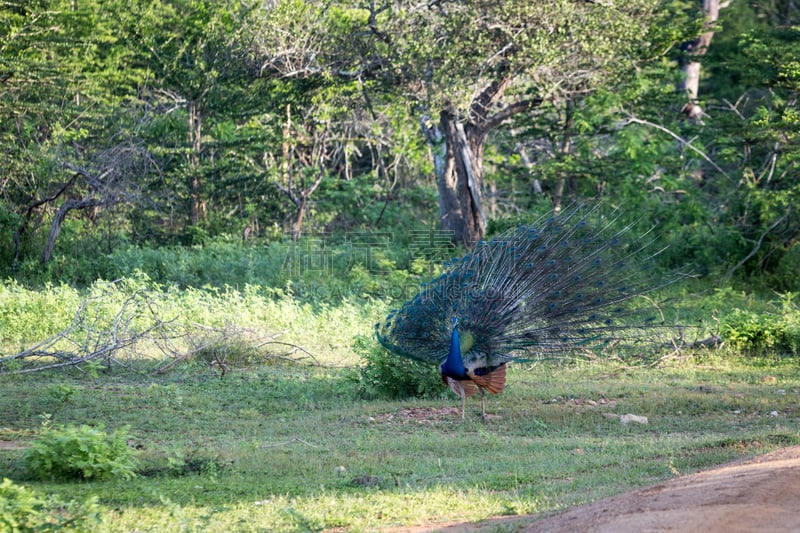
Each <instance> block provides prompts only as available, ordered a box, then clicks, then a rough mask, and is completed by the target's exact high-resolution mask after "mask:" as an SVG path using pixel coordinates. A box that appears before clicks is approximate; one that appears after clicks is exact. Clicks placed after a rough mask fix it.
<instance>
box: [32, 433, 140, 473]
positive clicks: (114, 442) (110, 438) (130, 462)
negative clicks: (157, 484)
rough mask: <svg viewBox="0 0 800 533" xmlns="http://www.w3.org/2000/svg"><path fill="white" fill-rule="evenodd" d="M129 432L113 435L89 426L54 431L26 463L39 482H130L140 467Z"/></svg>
mask: <svg viewBox="0 0 800 533" xmlns="http://www.w3.org/2000/svg"><path fill="white" fill-rule="evenodd" d="M127 440H128V433H127V428H125V429H118V430H117V431H114V432H113V433H111V434H108V433H106V432H105V431H104V430H103V428H93V427H89V426H87V425H81V426H64V427H60V428H51V427H49V426H48V425H46V426H45V428H44V430H43V432H42V434H41V435H40V436H39V438H37V439H36V440H34V441H33V443H32V444H31V447H30V448H29V449H28V450H27V451H26V452H25V455H24V463H25V466H26V468H27V469H28V471H29V472H30V474H31V475H33V476H35V477H36V478H38V479H44V480H47V479H50V480H56V479H58V480H70V479H92V480H102V479H111V478H122V479H131V478H133V477H135V476H136V468H137V463H136V460H135V458H134V457H133V450H132V449H131V448H129V447H128V445H127Z"/></svg>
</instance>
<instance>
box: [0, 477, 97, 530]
mask: <svg viewBox="0 0 800 533" xmlns="http://www.w3.org/2000/svg"><path fill="white" fill-rule="evenodd" d="M101 521H102V520H101V516H100V508H99V506H98V504H97V497H96V496H92V497H91V498H89V499H88V500H86V501H85V502H76V501H71V502H68V503H64V502H61V501H59V500H58V499H56V498H43V497H42V496H41V495H39V494H38V493H36V492H34V491H32V490H30V489H27V488H25V487H23V486H20V485H16V484H14V483H13V482H12V481H11V480H10V479H5V478H4V479H3V482H2V483H0V531H5V532H8V533H27V532H34V531H36V532H46V531H64V532H68V531H97V530H98V526H99V525H100V524H101Z"/></svg>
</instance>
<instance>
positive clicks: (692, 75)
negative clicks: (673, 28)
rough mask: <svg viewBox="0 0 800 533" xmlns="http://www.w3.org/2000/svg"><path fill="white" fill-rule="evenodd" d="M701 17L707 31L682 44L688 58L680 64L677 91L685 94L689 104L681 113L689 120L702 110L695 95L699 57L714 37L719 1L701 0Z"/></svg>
mask: <svg viewBox="0 0 800 533" xmlns="http://www.w3.org/2000/svg"><path fill="white" fill-rule="evenodd" d="M702 4H703V15H704V16H705V17H706V22H705V27H706V29H707V30H708V31H706V32H705V33H703V34H702V35H700V36H699V37H698V38H697V39H695V40H693V41H691V42H688V43H684V45H683V47H682V48H683V49H684V50H686V52H687V53H688V56H689V57H688V58H687V59H685V60H684V61H683V62H682V64H681V70H682V71H683V79H682V80H681V82H680V83H679V84H678V90H679V91H682V92H684V93H686V95H687V96H688V97H689V102H688V103H687V104H686V106H684V108H683V112H684V113H685V114H686V115H687V116H688V117H689V118H691V119H699V118H700V116H701V115H702V113H703V110H702V109H701V108H700V106H699V105H698V104H697V95H698V94H699V90H700V61H699V60H698V59H699V58H700V57H701V56H703V55H705V53H706V52H707V51H708V46H709V45H710V44H711V38H712V37H714V30H713V27H714V25H715V24H716V23H717V20H718V19H719V10H720V8H721V7H725V6H727V3H726V4H724V5H722V4H720V0H702Z"/></svg>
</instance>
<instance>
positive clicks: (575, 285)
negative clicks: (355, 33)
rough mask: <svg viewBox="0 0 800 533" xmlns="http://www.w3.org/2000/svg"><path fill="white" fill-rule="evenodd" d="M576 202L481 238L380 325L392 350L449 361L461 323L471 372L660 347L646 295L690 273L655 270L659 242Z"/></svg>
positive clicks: (658, 322)
mask: <svg viewBox="0 0 800 533" xmlns="http://www.w3.org/2000/svg"><path fill="white" fill-rule="evenodd" d="M594 215H595V210H591V209H589V210H587V209H583V208H575V209H571V210H569V211H566V212H564V213H562V214H559V215H555V216H548V217H543V218H541V219H540V220H538V221H537V222H534V223H533V224H528V225H524V226H521V227H518V228H515V229H512V230H509V231H507V232H505V233H503V234H501V235H499V236H497V237H495V238H493V239H491V240H489V241H482V242H480V243H478V245H477V246H476V247H475V248H474V249H473V250H472V251H471V252H470V253H468V254H466V255H465V256H464V257H462V258H459V259H455V260H453V261H451V262H450V263H449V264H447V265H446V269H445V271H444V273H442V274H441V275H440V276H439V277H437V278H435V279H434V280H432V281H430V282H429V283H426V284H424V285H423V286H422V287H421V289H420V291H419V293H418V294H417V295H416V296H415V297H414V298H412V299H411V300H410V301H408V302H406V303H405V304H404V305H403V306H402V307H400V308H399V309H396V310H393V311H391V312H390V313H389V315H388V316H387V317H386V319H385V320H384V321H383V322H380V323H378V324H376V334H377V337H378V340H379V341H380V342H381V344H383V345H384V346H385V347H386V348H388V349H389V350H391V351H392V352H394V353H396V354H399V355H402V356H406V357H410V358H413V359H417V360H420V361H426V362H430V363H436V364H440V363H442V362H443V361H444V360H445V359H446V358H447V355H448V350H449V348H450V342H451V334H452V332H453V329H454V328H457V329H458V333H459V342H460V346H461V353H462V356H463V360H464V366H465V367H466V368H467V369H475V368H490V369H491V368H496V367H499V366H501V365H503V364H504V363H507V362H510V361H514V360H518V359H520V358H524V359H530V358H552V357H562V356H565V355H567V354H569V353H571V352H574V351H575V350H578V349H581V350H597V349H602V348H608V347H611V346H613V347H614V349H615V350H622V349H624V348H627V349H630V348H631V347H635V346H637V345H644V344H652V341H653V338H654V332H655V331H657V330H658V329H659V328H663V327H664V324H663V318H661V316H660V315H659V312H658V308H657V307H655V306H654V305H652V304H651V303H649V302H648V301H647V299H646V298H644V297H643V296H644V295H646V294H647V293H650V292H652V291H655V290H658V289H661V288H663V287H664V286H666V285H669V284H670V283H673V282H675V281H677V280H678V279H681V278H682V277H685V276H683V275H682V274H680V273H672V274H668V275H660V274H659V273H658V271H657V270H656V269H655V267H654V261H653V259H654V257H655V256H656V255H658V253H660V252H661V250H658V249H656V250H654V249H653V248H654V247H655V246H654V239H653V238H652V236H651V235H650V234H649V232H645V233H644V234H643V235H633V234H632V226H626V227H622V228H621V229H614V227H615V224H616V223H617V220H616V219H612V220H607V221H606V222H605V223H602V222H601V223H592V222H590V219H591V220H594V219H595V218H599V217H595V216H594Z"/></svg>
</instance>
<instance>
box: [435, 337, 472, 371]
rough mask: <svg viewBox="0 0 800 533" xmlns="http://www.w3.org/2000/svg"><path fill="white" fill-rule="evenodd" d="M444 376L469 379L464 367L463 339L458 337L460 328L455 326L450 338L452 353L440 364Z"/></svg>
mask: <svg viewBox="0 0 800 533" xmlns="http://www.w3.org/2000/svg"><path fill="white" fill-rule="evenodd" d="M439 370H440V371H441V373H442V375H443V376H446V377H449V378H453V379H460V380H463V379H467V371H466V369H465V368H464V359H463V358H462V356H461V341H460V340H459V338H458V328H453V336H452V337H451V338H450V353H448V354H447V359H445V360H444V363H442V364H441V365H440V366H439Z"/></svg>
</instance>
